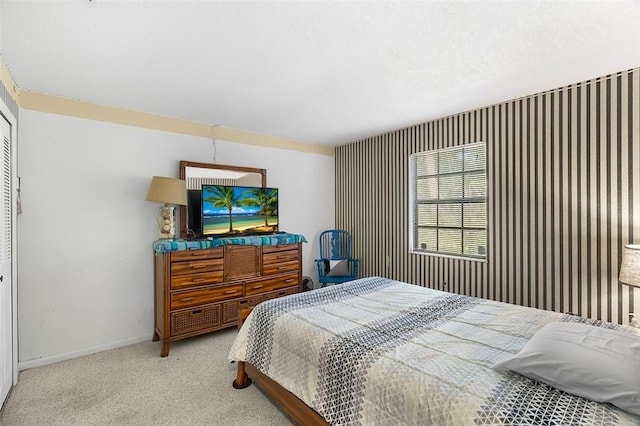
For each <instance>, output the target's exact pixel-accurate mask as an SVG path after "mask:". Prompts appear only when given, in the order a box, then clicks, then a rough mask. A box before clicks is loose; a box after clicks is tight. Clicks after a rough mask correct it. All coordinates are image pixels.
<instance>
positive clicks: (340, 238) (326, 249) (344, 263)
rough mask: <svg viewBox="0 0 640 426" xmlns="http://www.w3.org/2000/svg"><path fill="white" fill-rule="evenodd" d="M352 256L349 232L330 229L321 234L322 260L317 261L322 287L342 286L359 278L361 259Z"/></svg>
mask: <svg viewBox="0 0 640 426" xmlns="http://www.w3.org/2000/svg"><path fill="white" fill-rule="evenodd" d="M351 256H352V254H351V234H350V233H349V232H347V231H343V230H340V229H330V230H328V231H323V232H322V233H320V259H316V264H317V265H318V278H319V281H320V286H321V287H325V286H327V285H331V284H340V283H344V282H346V281H352V280H355V279H356V278H358V265H359V263H360V259H354V258H352V257H351Z"/></svg>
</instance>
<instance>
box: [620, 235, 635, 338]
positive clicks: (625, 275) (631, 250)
mask: <svg viewBox="0 0 640 426" xmlns="http://www.w3.org/2000/svg"><path fill="white" fill-rule="evenodd" d="M618 281H620V282H621V283H623V284H627V285H630V286H633V287H640V244H629V245H626V246H624V250H623V251H622V265H620V275H619V277H618ZM629 314H630V315H632V317H631V322H630V323H629V325H632V326H634V327H640V320H638V318H636V317H635V316H633V313H629Z"/></svg>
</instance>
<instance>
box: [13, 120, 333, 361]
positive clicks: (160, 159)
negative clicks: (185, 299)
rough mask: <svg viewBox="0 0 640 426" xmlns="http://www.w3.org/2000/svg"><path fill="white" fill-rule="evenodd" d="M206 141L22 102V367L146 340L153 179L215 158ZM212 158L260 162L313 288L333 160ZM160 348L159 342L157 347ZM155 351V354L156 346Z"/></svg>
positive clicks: (266, 154) (272, 153) (240, 149)
mask: <svg viewBox="0 0 640 426" xmlns="http://www.w3.org/2000/svg"><path fill="white" fill-rule="evenodd" d="M212 145H213V144H212V141H211V140H208V139H203V138H197V137H192V136H184V135H179V134H173V133H165V132H160V131H154V130H148V129H140V128H135V127H128V126H121V125H115V124H110V123H104V122H98V121H92V120H85V119H79V118H74V117H67V116H62V115H55V114H48V113H41V112H35V111H31V110H25V109H22V110H21V111H20V128H19V136H18V175H19V176H20V177H21V201H22V211H23V213H22V214H21V215H19V216H18V247H19V253H18V300H19V301H18V316H19V318H18V329H19V331H18V332H19V360H20V366H21V368H29V367H33V366H37V365H43V364H47V363H51V362H55V361H59V360H62V359H68V358H72V357H74V356H78V355H83V354H87V353H92V352H97V351H100V350H104V349H109V348H112V347H118V346H123V345H127V344H130V343H135V342H139V341H142V340H146V339H150V338H151V336H152V333H153V297H152V296H153V271H152V261H153V257H152V256H153V255H152V249H151V244H152V242H153V240H154V239H156V238H157V228H156V223H155V217H156V214H157V208H158V204H156V203H152V202H148V201H145V196H146V192H147V189H148V185H149V182H150V180H151V176H153V175H160V176H174V177H177V176H178V162H179V161H180V160H190V161H202V162H213V161H214V158H213V149H212ZM216 145H217V150H216V152H217V154H216V158H215V160H216V162H217V163H219V164H230V165H238V166H249V167H260V168H265V169H267V180H268V184H269V185H270V186H274V187H278V188H280V194H281V195H280V196H281V198H280V200H281V201H280V224H281V229H282V230H284V231H287V232H294V233H301V234H303V235H305V236H306V237H307V239H308V240H309V243H307V244H304V245H303V253H304V258H303V275H309V276H311V277H312V278H313V279H314V281H315V282H316V283H317V274H316V272H315V270H314V269H315V265H314V262H313V259H315V258H316V257H317V251H318V248H317V245H318V240H317V238H318V234H319V233H320V231H321V230H323V229H326V228H331V227H333V223H334V160H333V158H332V157H328V156H323V155H318V154H309V153H302V152H297V151H289V150H281V149H274V148H265V147H257V146H252V145H244V144H238V143H231V142H225V141H217V142H216ZM159 350H160V348H159V347H158V351H159ZM158 353H159V352H158Z"/></svg>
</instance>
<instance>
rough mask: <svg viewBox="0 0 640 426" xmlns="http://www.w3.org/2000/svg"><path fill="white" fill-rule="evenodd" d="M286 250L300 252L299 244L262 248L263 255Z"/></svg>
mask: <svg viewBox="0 0 640 426" xmlns="http://www.w3.org/2000/svg"><path fill="white" fill-rule="evenodd" d="M286 250H296V251H297V250H298V244H283V245H279V246H262V253H263V254H264V253H275V252H279V251H286Z"/></svg>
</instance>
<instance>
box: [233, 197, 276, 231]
mask: <svg viewBox="0 0 640 426" xmlns="http://www.w3.org/2000/svg"><path fill="white" fill-rule="evenodd" d="M245 193H246V194H248V195H249V196H250V197H249V198H245V199H243V200H242V201H241V203H242V205H245V206H257V207H260V210H259V211H258V214H260V215H262V216H264V226H269V221H268V218H269V215H273V216H275V215H276V214H277V213H278V210H277V208H278V207H277V206H278V190H277V189H271V188H269V189H267V188H253V189H249V190H247V191H245V192H243V194H245Z"/></svg>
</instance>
